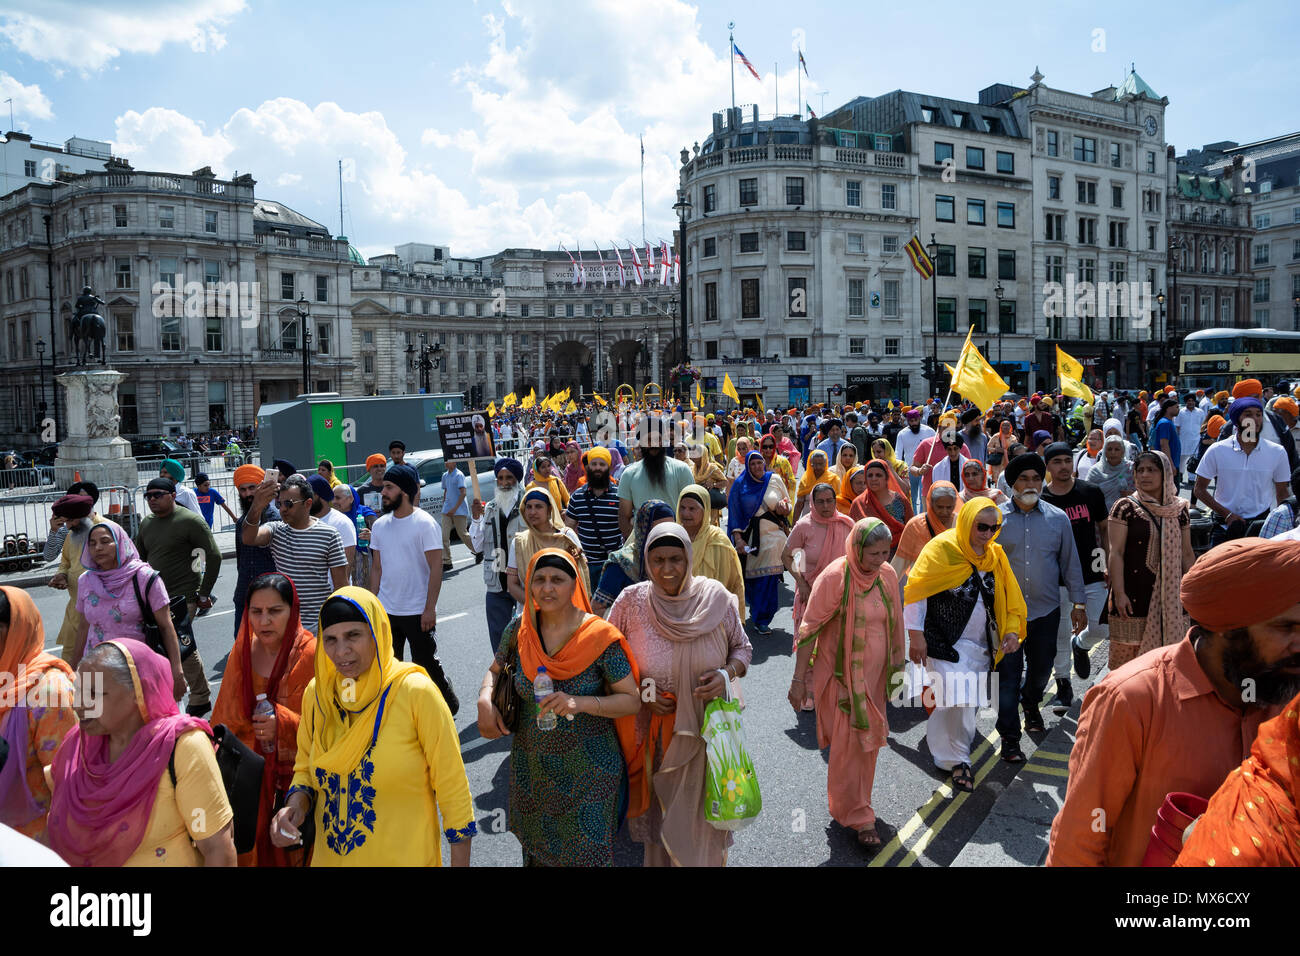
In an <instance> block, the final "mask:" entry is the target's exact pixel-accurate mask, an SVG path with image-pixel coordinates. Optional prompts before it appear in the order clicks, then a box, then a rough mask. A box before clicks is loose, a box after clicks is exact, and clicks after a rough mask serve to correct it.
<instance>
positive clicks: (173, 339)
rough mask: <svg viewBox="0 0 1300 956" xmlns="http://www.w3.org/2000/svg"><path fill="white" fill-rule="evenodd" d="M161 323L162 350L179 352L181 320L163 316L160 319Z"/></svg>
mask: <svg viewBox="0 0 1300 956" xmlns="http://www.w3.org/2000/svg"><path fill="white" fill-rule="evenodd" d="M161 322H162V325H161V326H160V330H161V339H162V350H163V351H164V352H179V351H180V350H181V320H180V317H179V316H177V317H175V318H164V319H162V320H161Z"/></svg>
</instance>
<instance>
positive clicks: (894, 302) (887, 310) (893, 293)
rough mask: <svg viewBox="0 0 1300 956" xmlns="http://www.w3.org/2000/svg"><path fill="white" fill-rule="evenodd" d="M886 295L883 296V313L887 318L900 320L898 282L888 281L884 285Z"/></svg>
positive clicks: (894, 280)
mask: <svg viewBox="0 0 1300 956" xmlns="http://www.w3.org/2000/svg"><path fill="white" fill-rule="evenodd" d="M882 288H883V290H884V295H882V296H881V305H882V307H883V309H882V311H883V313H884V316H885V318H887V319H896V318H898V280H897V279H886V280H885V281H884V282H883V283H882Z"/></svg>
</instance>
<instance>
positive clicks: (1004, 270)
mask: <svg viewBox="0 0 1300 956" xmlns="http://www.w3.org/2000/svg"><path fill="white" fill-rule="evenodd" d="M1015 277H1016V250H1014V249H999V250H998V278H999V279H1014V278H1015Z"/></svg>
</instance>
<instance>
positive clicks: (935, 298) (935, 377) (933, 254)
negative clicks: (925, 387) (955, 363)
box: [925, 233, 939, 391]
mask: <svg viewBox="0 0 1300 956" xmlns="http://www.w3.org/2000/svg"><path fill="white" fill-rule="evenodd" d="M925 251H926V252H927V253H928V254H929V256H930V262H931V263H933V264H934V275H932V276H931V277H930V281H931V282H933V284H934V285H933V287H932V288H931V290H930V292H931V295H930V303H931V306H932V308H933V324H932V331H931V334H930V391H934V390H935V389H936V387H937V385H938V382H939V261H938V256H939V243H938V242H936V241H935V238H934V233H930V241H929V243H928V244H927V245H926V247H925Z"/></svg>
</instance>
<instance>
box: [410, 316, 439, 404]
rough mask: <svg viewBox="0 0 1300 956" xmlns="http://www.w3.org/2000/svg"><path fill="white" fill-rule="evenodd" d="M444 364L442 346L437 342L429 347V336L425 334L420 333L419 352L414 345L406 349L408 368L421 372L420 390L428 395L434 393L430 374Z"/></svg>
mask: <svg viewBox="0 0 1300 956" xmlns="http://www.w3.org/2000/svg"><path fill="white" fill-rule="evenodd" d="M441 364H442V346H441V345H439V344H438V343H437V342H434V343H433V345H432V346H431V345H429V336H428V335H427V334H425V333H424V332H421V333H420V348H419V351H418V352H417V350H416V348H415V346H414V345H408V346H407V347H406V367H407V368H408V369H410V370H411V371H415V370H416V369H419V371H420V390H421V391H422V392H423V393H424V394H425V395H428V394H429V393H430V392H431V391H433V389H432V387H431V386H430V385H429V372H430V371H431V370H433V369H435V368H437V367H438V366H439V365H441Z"/></svg>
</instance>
